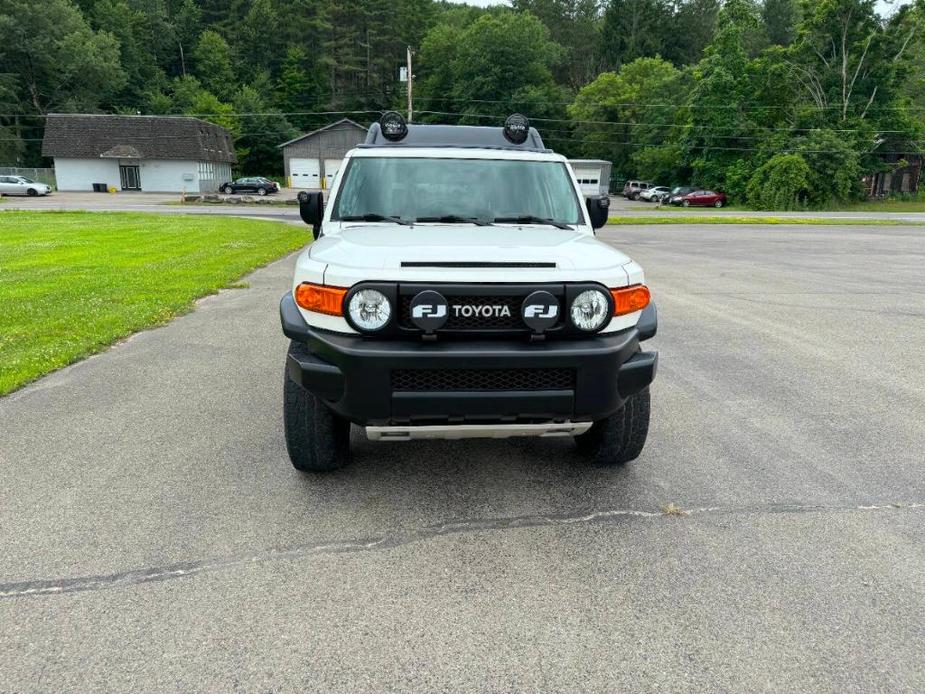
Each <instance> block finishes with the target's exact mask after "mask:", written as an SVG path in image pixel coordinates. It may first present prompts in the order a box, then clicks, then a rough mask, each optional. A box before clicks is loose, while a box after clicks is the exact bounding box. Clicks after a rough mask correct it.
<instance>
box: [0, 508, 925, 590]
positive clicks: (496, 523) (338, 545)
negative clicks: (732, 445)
mask: <svg viewBox="0 0 925 694" xmlns="http://www.w3.org/2000/svg"><path fill="white" fill-rule="evenodd" d="M922 508H925V503H894V504H866V505H850V506H849V505H846V506H832V505H812V504H779V505H771V506H739V507H722V506H707V507H702V508H693V509H681V508H679V507H676V506H674V505H668V506H666V507H665V508H664V510H660V511H641V510H634V509H614V510H604V511H589V512H586V513H581V514H573V515H551V514H538V515H526V516H511V517H507V518H504V517H502V518H484V519H474V520H459V521H447V522H445V523H439V524H436V525H429V526H425V527H422V528H417V529H410V530H399V529H395V530H392V531H390V532H387V533H385V534H383V535H381V536H379V537H371V538H366V539H356V540H346V541H341V542H336V541H329V542H320V543H312V544H304V545H296V546H293V547H288V548H283V549H270V550H266V551H263V552H257V553H252V554H246V555H242V556H236V557H234V556H233V557H217V558H211V559H203V560H198V561H197V560H193V561H186V562H178V563H175V564H168V565H166V566H161V567H151V568H143V569H132V570H129V571H120V572H117V573H110V574H100V575H96V576H78V577H74V578H54V579H44V580H35V581H20V582H11V583H0V598H24V597H36V596H42V595H61V594H64V593H75V592H80V591H90V590H104V589H109V588H121V587H126V586H133V585H138V584H141V583H153V582H155V581H168V580H171V579H175V578H183V577H185V576H194V575H196V574H201V573H206V572H211V571H222V570H227V569H232V568H236V567H242V566H248V565H253V564H260V563H264V562H269V561H277V560H280V559H301V558H305V557H311V556H316V555H321V554H342V553H353V552H365V551H369V550H382V549H391V548H393V547H400V546H402V545H407V544H411V543H414V542H420V541H423V540H428V539H432V538H436V537H442V536H446V535H457V534H462V533H469V532H478V531H485V530H509V529H516V528H539V527H547V526H565V525H586V524H592V523H613V522H618V521H621V520H627V519H632V518H646V519H650V518H664V519H667V520H670V521H674V520H677V519H678V517H689V516H693V515H707V514H713V515H719V514H723V515H733V514H734V515H749V514H756V513H831V512H840V513H844V512H851V511H863V512H870V511H895V510H903V511H905V510H911V509H922Z"/></svg>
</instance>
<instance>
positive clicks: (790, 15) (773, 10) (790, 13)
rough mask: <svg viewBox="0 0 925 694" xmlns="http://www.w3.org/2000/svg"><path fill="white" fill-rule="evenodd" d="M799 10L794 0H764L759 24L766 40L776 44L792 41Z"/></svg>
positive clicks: (786, 43) (787, 44)
mask: <svg viewBox="0 0 925 694" xmlns="http://www.w3.org/2000/svg"><path fill="white" fill-rule="evenodd" d="M799 12H800V10H799V6H798V5H797V3H796V0H764V3H763V4H762V5H761V24H762V27H763V29H764V33H765V36H767V38H768V41H770V42H771V43H772V44H774V45H778V46H789V45H790V44H791V43H793V39H794V38H795V37H796V25H797V20H798V18H799Z"/></svg>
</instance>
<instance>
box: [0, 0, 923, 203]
mask: <svg viewBox="0 0 925 694" xmlns="http://www.w3.org/2000/svg"><path fill="white" fill-rule="evenodd" d="M923 13H925V0H917V1H916V3H915V4H906V5H902V6H900V7H898V8H897V9H895V11H894V12H893V13H892V14H891V15H890V16H889V17H888V18H884V17H881V16H879V15H878V14H877V12H876V7H875V4H874V1H873V0H813V1H812V2H811V1H810V0H725V1H724V2H720V0H607V1H606V2H600V1H599V0H512V2H511V6H510V7H507V6H494V7H489V8H477V7H472V6H467V5H458V4H452V3H447V2H436V1H435V0H391V1H389V2H386V1H385V0H352V1H351V2H349V3H348V2H339V1H337V0H285V2H284V1H283V0H42V2H36V1H35V0H0V164H17V163H18V164H20V165H23V166H40V165H41V164H42V160H41V137H42V128H43V124H44V119H43V118H42V116H43V115H44V114H46V113H51V112H89V113H95V112H102V113H144V114H195V115H200V116H202V117H204V118H207V119H208V120H211V121H213V122H216V123H219V124H221V125H223V126H224V127H226V128H228V129H229V130H230V131H231V133H232V135H233V137H234V142H235V148H236V150H237V153H238V158H239V160H240V163H239V169H240V172H241V173H244V174H256V173H261V174H273V173H279V172H280V171H281V160H280V154H279V151H278V149H277V147H276V145H277V144H279V143H280V142H283V141H285V140H288V139H290V138H292V137H294V136H296V135H297V134H298V133H299V132H304V131H306V130H309V129H312V128H315V127H319V126H321V125H324V124H326V123H329V122H331V121H332V120H336V119H337V118H341V117H345V116H346V117H350V118H352V119H354V120H356V121H358V122H361V123H363V124H368V123H369V122H371V121H372V120H375V119H376V118H377V116H378V113H379V112H381V111H382V110H385V109H390V108H399V109H403V108H404V99H405V91H404V90H405V85H404V84H402V83H401V82H399V81H398V68H399V66H401V65H403V64H404V59H405V49H406V47H407V46H410V47H412V48H413V49H414V51H415V56H414V60H415V65H414V72H415V78H416V79H415V120H419V121H423V122H442V123H478V124H484V125H494V124H499V123H500V122H501V121H502V120H503V118H504V117H505V116H506V115H507V114H508V113H511V112H513V111H519V112H522V113H525V114H526V115H528V116H529V117H530V118H531V119H532V120H533V122H534V124H536V125H537V126H538V127H539V128H540V131H541V133H542V135H543V137H544V139H545V140H546V141H547V143H548V144H549V145H550V146H552V147H553V148H554V149H556V150H557V151H561V152H563V153H564V154H566V155H569V156H585V157H591V158H602V159H608V160H611V161H613V163H614V171H615V172H616V173H617V174H618V175H621V176H624V177H640V178H649V179H653V180H657V181H658V182H662V183H666V184H675V183H677V184H681V183H691V184H695V185H703V186H709V187H718V188H722V189H724V190H726V191H727V193H729V195H730V196H732V197H733V199H738V200H746V199H747V200H748V201H749V202H750V203H751V204H753V205H755V206H759V207H768V208H798V207H808V206H823V205H828V204H832V203H838V202H842V201H845V200H850V199H852V198H854V197H858V196H859V195H860V194H861V189H860V181H861V178H862V176H864V175H867V174H870V173H873V172H876V171H887V170H890V169H891V168H892V169H897V168H899V167H901V166H903V165H905V164H906V163H907V159H908V158H910V157H913V156H918V153H919V152H921V150H922V147H921V136H922V129H923V115H925V89H923V87H925V39H923V36H922V31H921V22H922V17H923Z"/></svg>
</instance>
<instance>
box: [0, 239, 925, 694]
mask: <svg viewBox="0 0 925 694" xmlns="http://www.w3.org/2000/svg"><path fill="white" fill-rule="evenodd" d="M603 236H604V238H606V239H608V240H610V241H613V242H614V243H617V244H618V245H619V246H620V247H622V248H624V249H626V250H628V251H629V252H630V253H631V254H632V255H633V256H634V257H636V258H637V259H638V260H640V261H641V262H642V263H643V265H644V266H645V267H646V268H647V270H648V279H649V283H650V285H651V286H652V287H653V288H654V292H655V296H656V298H657V300H658V305H659V309H660V318H661V325H660V331H659V336H658V337H657V338H656V340H655V341H654V342H655V343H656V346H657V347H658V348H659V349H660V351H661V363H660V373H659V376H658V379H657V381H656V383H655V385H654V387H653V418H654V419H653V426H652V429H651V432H650V440H649V445H648V446H647V447H646V449H645V451H644V453H643V455H642V457H641V458H640V459H639V460H638V461H636V462H635V463H634V464H632V465H630V466H629V467H627V468H625V469H622V470H606V469H599V468H590V467H587V466H586V465H584V464H583V463H582V462H581V461H580V460H579V459H578V458H577V457H576V456H575V455H574V453H573V451H572V448H571V446H570V445H569V443H568V442H567V441H558V440H543V441H538V440H535V441H533V440H531V441H510V442H482V441H470V442H450V443H443V442H415V443H409V444H394V443H393V444H375V445H374V444H371V443H368V442H366V441H364V440H362V439H361V438H360V437H359V436H356V437H355V446H356V449H357V456H356V462H355V464H354V465H353V466H352V467H351V468H349V469H347V470H344V471H342V472H340V473H338V474H334V475H329V476H323V477H305V476H301V475H299V474H297V473H296V472H295V471H293V470H292V469H291V467H289V464H288V462H287V460H286V454H285V450H284V446H283V441H282V436H281V428H282V423H281V411H280V388H281V381H282V367H283V357H284V353H285V349H286V343H285V341H284V339H283V337H282V336H281V335H280V333H279V329H278V325H277V317H276V305H277V301H278V299H279V296H280V295H281V294H282V293H283V292H284V291H285V289H286V287H287V284H288V282H289V277H290V272H291V268H292V263H293V259H292V258H287V259H285V260H283V261H280V262H278V263H276V264H274V265H271V266H269V267H267V268H265V269H263V270H260V271H259V272H257V273H255V274H254V275H253V276H252V277H251V278H250V280H249V281H250V283H251V288H250V289H246V290H235V291H229V292H225V293H223V294H221V295H219V296H217V297H213V298H210V299H207V300H205V301H203V302H202V305H201V306H200V308H199V309H198V310H197V311H196V312H194V313H192V314H190V315H187V316H185V317H183V318H180V319H178V320H176V321H174V322H173V323H171V324H170V325H168V326H166V327H164V328H161V329H158V330H153V331H150V332H145V333H142V334H139V335H137V336H136V337H134V338H133V339H131V340H129V341H128V342H127V343H125V344H122V345H120V346H118V347H116V348H114V349H112V350H111V351H109V352H107V353H105V354H102V355H100V356H97V357H95V358H92V359H88V360H87V361H85V362H83V363H81V364H78V365H76V366H74V367H71V368H68V369H65V370H63V371H61V372H58V373H56V374H53V375H51V376H49V377H47V378H45V379H43V380H41V381H39V382H38V383H36V384H34V385H33V386H30V387H28V388H25V389H23V390H22V391H19V392H17V393H15V394H13V395H11V396H9V397H6V398H4V399H2V400H0V528H2V538H3V539H2V548H3V563H2V566H0V683H2V684H0V689H3V690H9V691H30V690H54V691H64V690H101V689H106V690H117V691H125V690H129V689H135V690H138V689H143V690H170V691H177V690H182V691H189V690H194V689H207V690H213V691H216V690H219V691H226V690H232V689H238V690H244V691H253V690H273V691H276V690H280V691H304V690H320V691H350V692H354V691H363V690H366V691H383V690H385V689H396V690H408V691H411V690H413V691H421V690H437V689H439V690H467V691H472V690H490V691H502V690H503V691H537V690H558V691H561V690H579V689H580V690H598V691H620V690H628V689H632V690H639V689H645V690H652V689H663V690H675V691H677V690H690V689H726V690H740V691H751V690H755V689H799V690H843V689H847V690H854V691H870V690H874V689H889V690H906V691H921V690H922V689H923V688H925V658H923V657H922V654H923V652H925V506H923V502H925V474H923V470H925V369H923V368H922V364H923V363H925V273H923V272H922V267H923V265H925V237H923V235H922V232H921V230H919V229H902V228H884V229H877V228H871V227H858V228H850V227H849V228H806V227H792V228H790V227H774V228H773V229H764V228H760V227H745V228H734V227H701V228H697V227H693V228H689V229H684V228H680V227H644V228H640V229H633V228H629V227H626V228H619V229H608V230H605V231H604V232H603ZM668 504H674V505H676V506H677V507H679V508H681V509H684V510H685V511H687V512H688V513H687V515H668V514H664V513H662V511H661V509H662V508H663V507H664V506H666V505H668Z"/></svg>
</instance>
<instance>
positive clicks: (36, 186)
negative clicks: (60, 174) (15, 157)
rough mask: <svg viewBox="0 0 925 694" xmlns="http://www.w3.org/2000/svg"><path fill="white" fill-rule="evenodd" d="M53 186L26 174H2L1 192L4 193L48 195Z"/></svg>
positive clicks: (0, 177) (0, 179)
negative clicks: (27, 176)
mask: <svg viewBox="0 0 925 694" xmlns="http://www.w3.org/2000/svg"><path fill="white" fill-rule="evenodd" d="M49 193H51V186H50V185H47V184H45V183H38V182H36V181H33V180H32V179H31V178H26V177H25V176H0V194H2V195H33V196H34V195H48V194H49Z"/></svg>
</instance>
